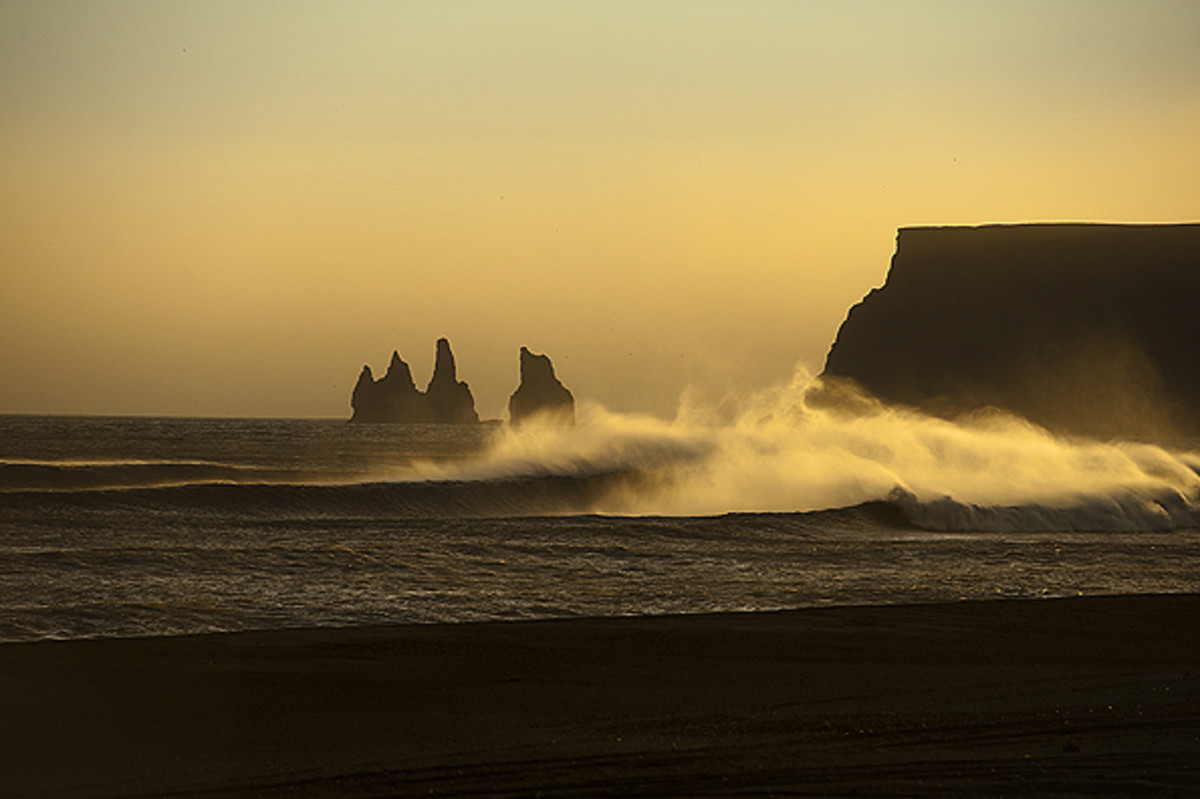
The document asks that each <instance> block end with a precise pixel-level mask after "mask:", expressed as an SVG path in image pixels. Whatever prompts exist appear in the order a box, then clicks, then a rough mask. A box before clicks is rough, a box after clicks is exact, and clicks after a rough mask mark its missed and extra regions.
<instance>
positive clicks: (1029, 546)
mask: <svg viewBox="0 0 1200 799" xmlns="http://www.w3.org/2000/svg"><path fill="white" fill-rule="evenodd" d="M774 399H775V400H778V399H779V397H775V398H774ZM779 407H784V406H782V405H781V406H779ZM787 407H788V408H789V410H787V411H786V412H780V411H778V410H777V409H776V410H772V409H771V408H766V407H764V406H763V405H762V404H761V403H759V404H758V405H756V406H754V407H750V408H748V409H746V411H745V412H744V413H742V414H741V415H739V416H738V417H736V418H734V419H727V420H717V419H714V418H712V417H711V416H710V415H708V414H706V413H703V412H698V411H697V412H684V411H681V413H680V417H679V418H677V419H675V420H672V421H669V422H668V421H661V420H657V419H652V418H650V417H639V416H631V415H621V414H615V413H609V412H607V411H605V410H604V409H602V408H599V407H592V408H588V407H584V408H583V409H582V410H581V413H580V423H579V424H578V425H576V426H575V427H571V428H559V427H538V426H536V425H534V426H525V427H522V428H518V429H511V428H509V427H507V426H500V425H478V426H454V425H364V424H350V423H348V422H346V421H344V420H336V419H334V420H331V419H319V420H318V419H311V420H309V419H205V418H143V417H82V416H80V417H73V416H21V415H15V416H0V641H5V642H10V641H29V640H39V639H75V638H89V637H113V636H117V637H126V636H164V635H181V634H192V633H207V632H216V631H233V630H263V629H279V628H289V627H310V626H350V625H374V624H393V623H414V622H415V623H433V622H451V623H453V622H467V621H477V620H510V619H535V618H552V617H571V616H617V615H642V614H686V613H705V612H712V611H757V610H777V609H789V608H802V607H812V606H827V605H864V604H895V603H913V602H948V601H958V600H962V599H984V598H995V597H1005V598H1022V599H1036V598H1043V597H1063V596H1074V595H1096V594H1122V593H1169V592H1196V591H1200V476H1198V475H1200V454H1197V450H1198V449H1200V447H1197V446H1196V442H1194V441H1190V442H1120V441H1117V442H1093V441H1085V440H1067V439H1062V438H1057V437H1054V436H1051V435H1049V434H1046V433H1045V432H1043V431H1040V430H1038V429H1036V428H1033V427H1030V426H1028V425H1025V424H1023V423H1021V422H1020V421H1019V420H1013V419H1007V418H998V417H991V416H989V417H981V418H980V419H977V420H974V421H972V422H970V423H961V424H954V423H950V422H945V421H942V420H934V419H927V418H922V417H915V416H911V415H906V414H903V413H900V412H893V411H885V410H879V409H876V410H875V411H874V412H870V413H865V414H863V413H858V414H855V415H839V414H838V413H835V412H832V411H827V410H819V409H805V408H802V407H801V408H799V409H797V407H796V406H795V405H790V406H787Z"/></svg>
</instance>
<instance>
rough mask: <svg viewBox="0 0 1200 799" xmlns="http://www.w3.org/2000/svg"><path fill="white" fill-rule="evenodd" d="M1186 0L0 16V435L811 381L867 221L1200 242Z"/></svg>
mask: <svg viewBox="0 0 1200 799" xmlns="http://www.w3.org/2000/svg"><path fill="white" fill-rule="evenodd" d="M1198 141H1200V3H1196V2H1191V1H1190V0H1180V1H1179V2H1148V1H1147V0H1138V1H1137V2H1102V1H1100V0H1081V1H1080V2H1054V1H1053V0H1050V1H1047V0H1037V2H1017V1H1014V0H1004V2H963V1H962V0H953V1H950V2H843V1H839V2H750V1H747V0H737V1H736V2H697V1H695V0H693V1H691V2H628V3H625V2H614V0H601V1H600V2H536V3H518V2H478V3H475V2H472V3H466V2H462V3H459V2H446V1H445V0H439V2H422V3H418V2H411V3H405V2H359V3H347V2H328V3H308V2H295V1H294V0H288V1H287V2H241V1H240V0H239V1H238V2H214V0H203V2H159V1H158V0H151V1H150V2H93V3H88V2H83V3H65V2H50V1H48V0H33V1H32V2H2V3H0V412H29V413H39V412H53V413H58V412H64V413H137V414H144V413H151V414H153V413H161V414H189V415H192V414H194V415H251V416H281V415H301V416H323V415H331V416H346V415H348V414H349V394H350V389H351V387H352V386H353V384H354V380H355V378H356V377H357V375H358V371H359V369H360V368H361V367H362V365H363V363H364V362H366V363H370V364H371V365H372V367H373V368H375V370H376V372H377V373H379V372H381V371H382V370H383V368H384V367H385V366H386V364H387V360H388V357H389V355H390V353H391V351H392V350H393V349H398V350H399V351H400V353H401V355H402V356H403V357H404V358H405V359H406V360H408V362H409V363H410V364H411V365H412V367H413V373H414V375H415V377H416V378H417V382H418V384H419V385H423V384H424V382H425V381H426V380H427V379H428V377H429V373H430V370H431V368H432V357H433V352H434V341H435V340H436V339H437V338H438V337H439V336H447V337H449V338H450V340H451V342H452V343H453V346H454V350H455V353H456V355H457V358H458V365H459V375H460V378H462V379H465V380H467V381H468V382H469V383H470V385H471V388H472V390H473V391H474V394H475V397H476V402H477V405H478V408H479V410H480V412H481V414H482V415H483V416H485V417H486V416H492V417H498V416H501V415H503V412H504V411H503V409H504V407H505V403H506V401H507V397H508V395H509V394H510V393H511V392H512V390H513V389H514V388H515V387H516V383H517V352H518V348H519V347H520V346H521V345H526V346H528V347H530V348H531V349H533V350H535V351H538V352H546V353H547V354H549V355H550V356H551V358H552V359H553V360H554V363H555V366H556V367H557V370H558V372H559V375H560V377H562V379H563V380H564V382H566V383H567V385H568V386H570V388H571V389H572V390H573V391H574V392H575V394H576V396H577V397H580V398H589V399H594V400H598V401H600V402H602V403H604V404H606V405H607V406H609V407H610V408H613V409H618V410H645V411H651V412H655V413H659V414H668V415H669V414H670V413H671V412H672V410H673V409H674V407H675V405H676V401H677V399H678V397H679V396H680V393H681V392H682V391H683V389H684V388H685V386H689V385H690V386H693V387H695V388H697V389H699V390H700V391H701V392H702V393H703V394H705V395H707V396H718V395H720V393H721V392H722V391H725V390H727V389H728V388H731V387H733V386H738V385H743V386H762V385H765V384H767V383H771V382H773V381H778V380H783V379H786V378H787V377H788V376H789V375H790V374H791V373H792V371H793V368H794V367H795V366H796V365H797V364H800V365H803V366H807V367H808V368H810V369H813V370H819V369H820V367H821V365H822V363H823V360H824V356H825V353H826V351H827V349H828V347H829V344H830V342H831V341H832V338H833V336H834V334H835V332H836V329H837V326H838V324H839V323H840V321H841V319H842V318H843V316H844V315H845V312H846V309H847V308H848V307H849V306H850V305H851V304H852V303H854V302H856V301H857V300H858V299H860V298H861V297H862V295H863V294H864V293H866V292H867V291H868V290H869V289H870V288H871V287H873V286H876V285H879V284H880V283H882V281H883V279H884V276H885V274H886V270H887V267H888V259H889V257H890V254H891V251H892V247H893V244H894V234H895V229H896V228H897V227H900V226H904V225H912V224H975V223H982V222H997V221H1008V222H1016V221H1033V220H1098V221H1182V220H1195V219H1197V218H1200V146H1198V145H1197V142H1198Z"/></svg>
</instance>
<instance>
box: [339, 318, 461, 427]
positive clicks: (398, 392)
mask: <svg viewBox="0 0 1200 799" xmlns="http://www.w3.org/2000/svg"><path fill="white" fill-rule="evenodd" d="M350 407H351V408H352V409H353V414H352V415H351V417H350V421H352V422H406V423H410V424H417V423H449V424H469V423H473V422H478V421H479V415H478V414H477V413H476V412H475V398H474V397H473V396H472V395H471V389H470V387H469V386H467V384H466V383H463V382H461V381H460V380H459V379H458V370H457V367H456V366H455V363H454V353H453V352H451V350H450V342H449V341H447V340H446V339H444V338H442V339H438V342H437V358H436V361H435V363H434V367H433V377H432V378H431V379H430V381H429V385H428V386H427V387H426V389H425V391H423V392H422V391H418V390H417V386H416V384H415V383H414V382H413V378H412V371H411V370H410V369H409V367H408V364H407V363H405V362H404V361H403V360H401V358H400V354H399V353H398V352H393V353H392V360H391V363H389V364H388V370H387V373H386V374H384V376H383V377H381V378H380V379H379V380H375V379H374V376H373V375H372V374H371V367H369V366H364V367H363V368H362V372H361V373H359V375H358V382H357V383H356V384H355V386H354V392H353V393H352V394H351V396H350Z"/></svg>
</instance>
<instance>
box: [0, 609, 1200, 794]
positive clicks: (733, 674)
mask: <svg viewBox="0 0 1200 799" xmlns="http://www.w3.org/2000/svg"><path fill="white" fill-rule="evenodd" d="M1197 618H1200V595H1196V594H1167V595H1114V596H1099V597H1082V598H1070V599H1020V600H1017V599H1000V600H988V601H968V602H957V603H945V604H914V605H871V606H837V607H822V608H808V609H801V610H787V611H770V612H754V613H722V614H705V615H688V616H632V617H612V618H576V619H566V620H561V619H553V620H532V621H513V622H469V623H461V624H418V625H398V626H387V627H350V628H303V629H288V630H271V631H261V632H232V633H212V634H200V635H183V636H169V637H161V638H122V639H107V638H94V639H78V640H69V641H53V640H51V641H34V642H14V643H7V644H0V680H3V684H4V685H5V686H6V687H7V688H8V690H7V691H6V697H5V699H4V700H3V703H2V704H0V729H2V730H3V733H2V737H3V740H5V741H6V742H7V743H6V745H5V746H3V747H0V752H3V754H0V775H4V776H0V784H3V787H4V791H3V792H4V793H5V795H11V796H72V797H87V796H152V795H162V794H166V793H171V794H177V795H183V796H197V797H199V796H285V795H286V796H323V795H330V794H334V795H336V794H353V795H355V796H389V795H409V794H422V795H428V794H429V793H433V794H435V795H436V794H441V795H455V794H464V793H474V794H479V795H513V794H526V793H534V792H538V791H540V792H542V793H543V795H556V796H585V795H595V794H597V793H612V794H617V795H631V794H632V795H653V796H695V795H706V794H718V793H723V794H727V793H734V794H738V793H763V792H767V791H769V790H785V789H786V790H788V791H790V792H792V793H794V794H800V795H805V794H810V795H828V794H838V793H851V792H856V793H858V794H859V795H888V794H894V793H904V792H909V793H919V794H930V793H932V794H937V793H945V794H947V795H954V794H975V795H980V794H984V795H986V794H996V793H1020V792H1032V793H1038V794H1046V793H1050V794H1053V793H1074V794H1081V793H1095V792H1107V793H1120V792H1122V791H1123V790H1124V791H1125V792H1128V791H1129V790H1134V789H1135V788H1136V789H1137V790H1139V791H1148V792H1154V791H1155V790H1157V791H1160V792H1163V793H1166V794H1167V795H1173V794H1176V793H1178V794H1183V793H1185V792H1190V791H1193V790H1197V789H1198V788H1200V765H1198V764H1200V628H1197V626H1196V623H1195V620H1196V619H1197Z"/></svg>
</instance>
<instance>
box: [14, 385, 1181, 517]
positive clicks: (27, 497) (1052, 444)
mask: <svg viewBox="0 0 1200 799" xmlns="http://www.w3.org/2000/svg"><path fill="white" fill-rule="evenodd" d="M831 396H833V397H834V400H836V401H831V399H830V397H831ZM579 419H580V422H579V424H577V425H576V426H574V427H559V426H549V425H547V426H541V425H537V424H526V425H523V426H521V427H519V428H503V429H500V430H497V431H496V433H495V434H494V435H492V436H491V439H490V442H489V443H488V445H487V446H486V447H485V448H484V449H483V450H482V452H480V453H478V454H477V455H474V456H472V457H457V456H456V457H452V458H447V459H442V460H438V459H437V458H427V459H424V460H418V461H415V462H414V461H413V460H411V459H407V458H406V459H404V460H403V462H402V463H397V464H393V465H392V466H390V467H384V466H381V465H380V464H379V463H376V462H372V463H370V464H363V465H361V467H356V468H353V469H347V468H343V467H341V466H340V467H339V469H338V470H336V471H322V470H321V468H318V467H317V466H313V465H312V464H307V465H306V464H305V463H303V462H292V461H288V462H287V463H282V462H280V463H278V464H271V463H267V464H266V465H262V464H260V465H238V464H231V463H220V462H210V461H90V462H89V461H6V462H0V507H4V508H6V509H7V510H9V511H14V512H18V513H20V512H29V513H35V514H43V513H58V512H61V511H62V509H63V508H67V507H70V508H86V509H96V510H100V511H103V510H104V509H105V508H112V509H120V510H122V511H126V510H129V509H130V508H137V509H144V510H146V511H147V512H154V513H185V514H189V515H195V514H204V515H216V516H221V515H235V514H236V515H247V514H249V515H252V516H255V515H256V516H261V517H267V518H278V519H300V518H306V517H323V518H332V517H338V518H345V519H362V518H367V517H377V518H397V517H406V518H413V517H448V516H462V517H485V516H523V515H528V516H532V515H559V514H581V513H603V514H620V515H638V516H715V515H723V514H757V513H772V514H788V515H790V516H791V517H793V521H794V523H795V524H798V525H801V526H803V525H806V524H810V523H820V524H822V525H835V524H838V523H839V519H842V517H845V519H844V520H849V519H853V520H854V521H855V523H863V522H864V520H865V521H869V523H870V524H872V525H884V526H911V527H916V528H921V529H926V530H937V531H971V530H982V531H1005V530H1013V531H1017V530H1028V531H1055V530H1061V531H1143V530H1145V531H1152V530H1153V531H1163V530H1174V529H1186V528H1197V529H1200V453H1197V452H1195V451H1193V450H1191V449H1189V448H1188V447H1181V446H1166V445H1162V444H1151V443H1145V442H1136V441H1094V440H1086V439H1073V438H1064V437H1058V436H1054V435H1051V434H1050V433H1048V432H1047V431H1045V430H1043V429H1041V428H1039V427H1036V426H1034V425H1031V424H1029V423H1027V422H1025V421H1023V420H1021V419H1018V418H1015V417H1012V416H1006V415H1002V414H999V413H989V414H981V415H977V416H975V417H972V418H968V419H960V420H956V421H947V420H944V419H938V418H933V417H929V416H924V415H921V414H918V413H915V412H911V411H907V410H902V409H896V408H889V407H886V406H883V405H881V404H879V403H876V402H873V401H871V400H869V399H867V398H864V397H862V396H858V395H850V394H845V393H843V394H841V395H831V393H830V391H829V387H825V386H822V385H821V384H820V383H819V381H814V380H812V379H810V378H808V377H807V376H806V375H803V374H798V375H797V376H796V378H795V379H794V380H793V381H792V382H791V383H789V384H787V385H783V386H779V387H777V388H775V389H772V390H770V391H767V392H763V393H760V394H759V395H757V396H755V397H753V398H752V399H751V400H749V401H747V402H745V403H743V404H742V406H741V409H740V411H739V412H737V413H736V414H733V415H732V417H731V418H724V419H722V418H718V415H717V414H716V413H715V412H713V411H711V410H709V409H706V408H700V407H696V406H694V405H689V404H686V403H685V404H684V406H683V407H682V408H681V410H680V412H679V413H678V414H677V416H676V418H675V419H674V420H672V421H663V420H659V419H655V418H651V417H647V416H638V415H629V414H618V413H611V412H608V411H606V410H605V409H604V408H602V407H600V406H597V405H587V404H581V406H580V408H579ZM789 524H790V523H789Z"/></svg>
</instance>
